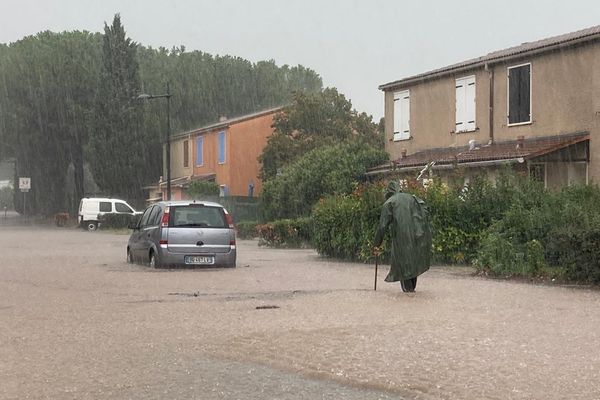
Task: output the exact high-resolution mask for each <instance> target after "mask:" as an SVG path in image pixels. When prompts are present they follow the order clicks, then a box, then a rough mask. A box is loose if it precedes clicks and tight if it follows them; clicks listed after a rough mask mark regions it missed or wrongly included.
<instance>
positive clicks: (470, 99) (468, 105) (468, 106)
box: [465, 76, 475, 131]
mask: <svg viewBox="0 0 600 400" xmlns="http://www.w3.org/2000/svg"><path fill="white" fill-rule="evenodd" d="M465 81H466V85H467V86H466V90H465V117H466V118H465V119H466V124H467V125H466V128H467V130H468V131H474V130H475V76H469V77H467V78H465Z"/></svg>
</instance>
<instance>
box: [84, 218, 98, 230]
mask: <svg viewBox="0 0 600 400" xmlns="http://www.w3.org/2000/svg"><path fill="white" fill-rule="evenodd" d="M85 227H86V229H87V230H88V232H95V231H96V230H97V229H98V223H97V222H95V221H87V222H86V224H85Z"/></svg>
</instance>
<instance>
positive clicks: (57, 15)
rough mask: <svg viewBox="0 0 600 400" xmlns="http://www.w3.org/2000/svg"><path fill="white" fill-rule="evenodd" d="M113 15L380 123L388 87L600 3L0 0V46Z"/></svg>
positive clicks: (156, 39)
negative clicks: (296, 71) (326, 93)
mask: <svg viewBox="0 0 600 400" xmlns="http://www.w3.org/2000/svg"><path fill="white" fill-rule="evenodd" d="M115 13H120V14H121V21H122V22H123V24H124V26H125V29H126V30H127V33H128V35H129V36H130V37H131V38H132V39H133V40H134V41H136V42H138V43H141V44H144V45H147V46H152V47H158V46H165V47H168V48H171V47H172V46H174V45H177V46H178V45H184V46H185V47H186V49H188V50H201V51H204V52H208V53H212V54H219V55H225V54H230V55H235V56H240V57H243V58H246V59H249V60H251V61H259V60H265V59H273V60H275V62H276V63H277V64H278V65H283V64H289V65H296V64H302V65H304V66H306V67H309V68H312V69H313V70H315V71H316V72H317V73H319V74H320V75H321V77H322V78H323V84H324V85H325V86H334V87H337V88H338V90H340V91H341V92H342V93H344V94H345V95H346V96H347V97H348V98H349V99H350V100H351V101H352V104H353V105H354V107H355V108H356V109H357V110H359V111H365V112H367V113H369V114H371V115H373V117H374V118H375V119H376V120H377V119H379V118H380V117H382V116H383V94H382V93H381V92H380V91H379V90H378V89H377V86H378V85H380V84H382V83H386V82H389V81H393V80H397V79H400V78H403V77H406V76H410V75H413V74H417V73H420V72H425V71H427V70H431V69H435V68H438V67H442V66H445V65H448V64H452V63H455V62H458V61H462V60H465V59H468V58H472V57H477V56H480V55H484V54H487V53H489V52H491V51H494V50H499V49H502V48H506V47H510V46H514V45H518V44H520V43H522V42H528V41H534V40H537V39H542V38H545V37H548V36H554V35H558V34H562V33H567V32H571V31H575V30H579V29H583V28H588V27H591V26H595V25H598V24H600V4H599V3H598V1H597V0H569V1H545V2H544V1H540V0H537V1H531V0H516V1H515V0H504V1H497V0H488V1H481V0H466V1H462V0H461V1H448V0H445V1H444V0H437V1H433V0H430V1H427V0H421V1H419V0H415V1H412V0H411V1H403V0H395V1H393V0H361V1H358V0H331V1H328V0H279V1H277V0H171V1H169V0H130V1H128V0H93V1H89V0H0V42H2V43H9V42H14V41H16V40H19V39H21V38H22V37H23V36H27V35H31V34H35V33H37V32H39V31H43V30H51V31H55V32H60V31H65V30H88V31H102V29H103V26H104V22H105V21H106V22H109V23H110V22H111V21H112V18H113V15H114V14H115Z"/></svg>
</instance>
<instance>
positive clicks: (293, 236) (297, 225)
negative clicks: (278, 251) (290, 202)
mask: <svg viewBox="0 0 600 400" xmlns="http://www.w3.org/2000/svg"><path fill="white" fill-rule="evenodd" d="M310 226H311V220H310V218H298V219H282V220H278V221H274V222H269V223H266V224H262V225H258V226H257V227H256V229H257V231H258V237H259V240H260V241H259V245H262V246H269V247H288V248H290V247H291V248H301V247H307V246H308V245H309V243H310V232H311V229H310Z"/></svg>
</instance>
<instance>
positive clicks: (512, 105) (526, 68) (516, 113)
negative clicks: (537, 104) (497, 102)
mask: <svg viewBox="0 0 600 400" xmlns="http://www.w3.org/2000/svg"><path fill="white" fill-rule="evenodd" d="M529 122H531V64H524V65H517V66H515V67H510V68H509V69H508V124H509V125H514V124H524V123H529Z"/></svg>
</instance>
